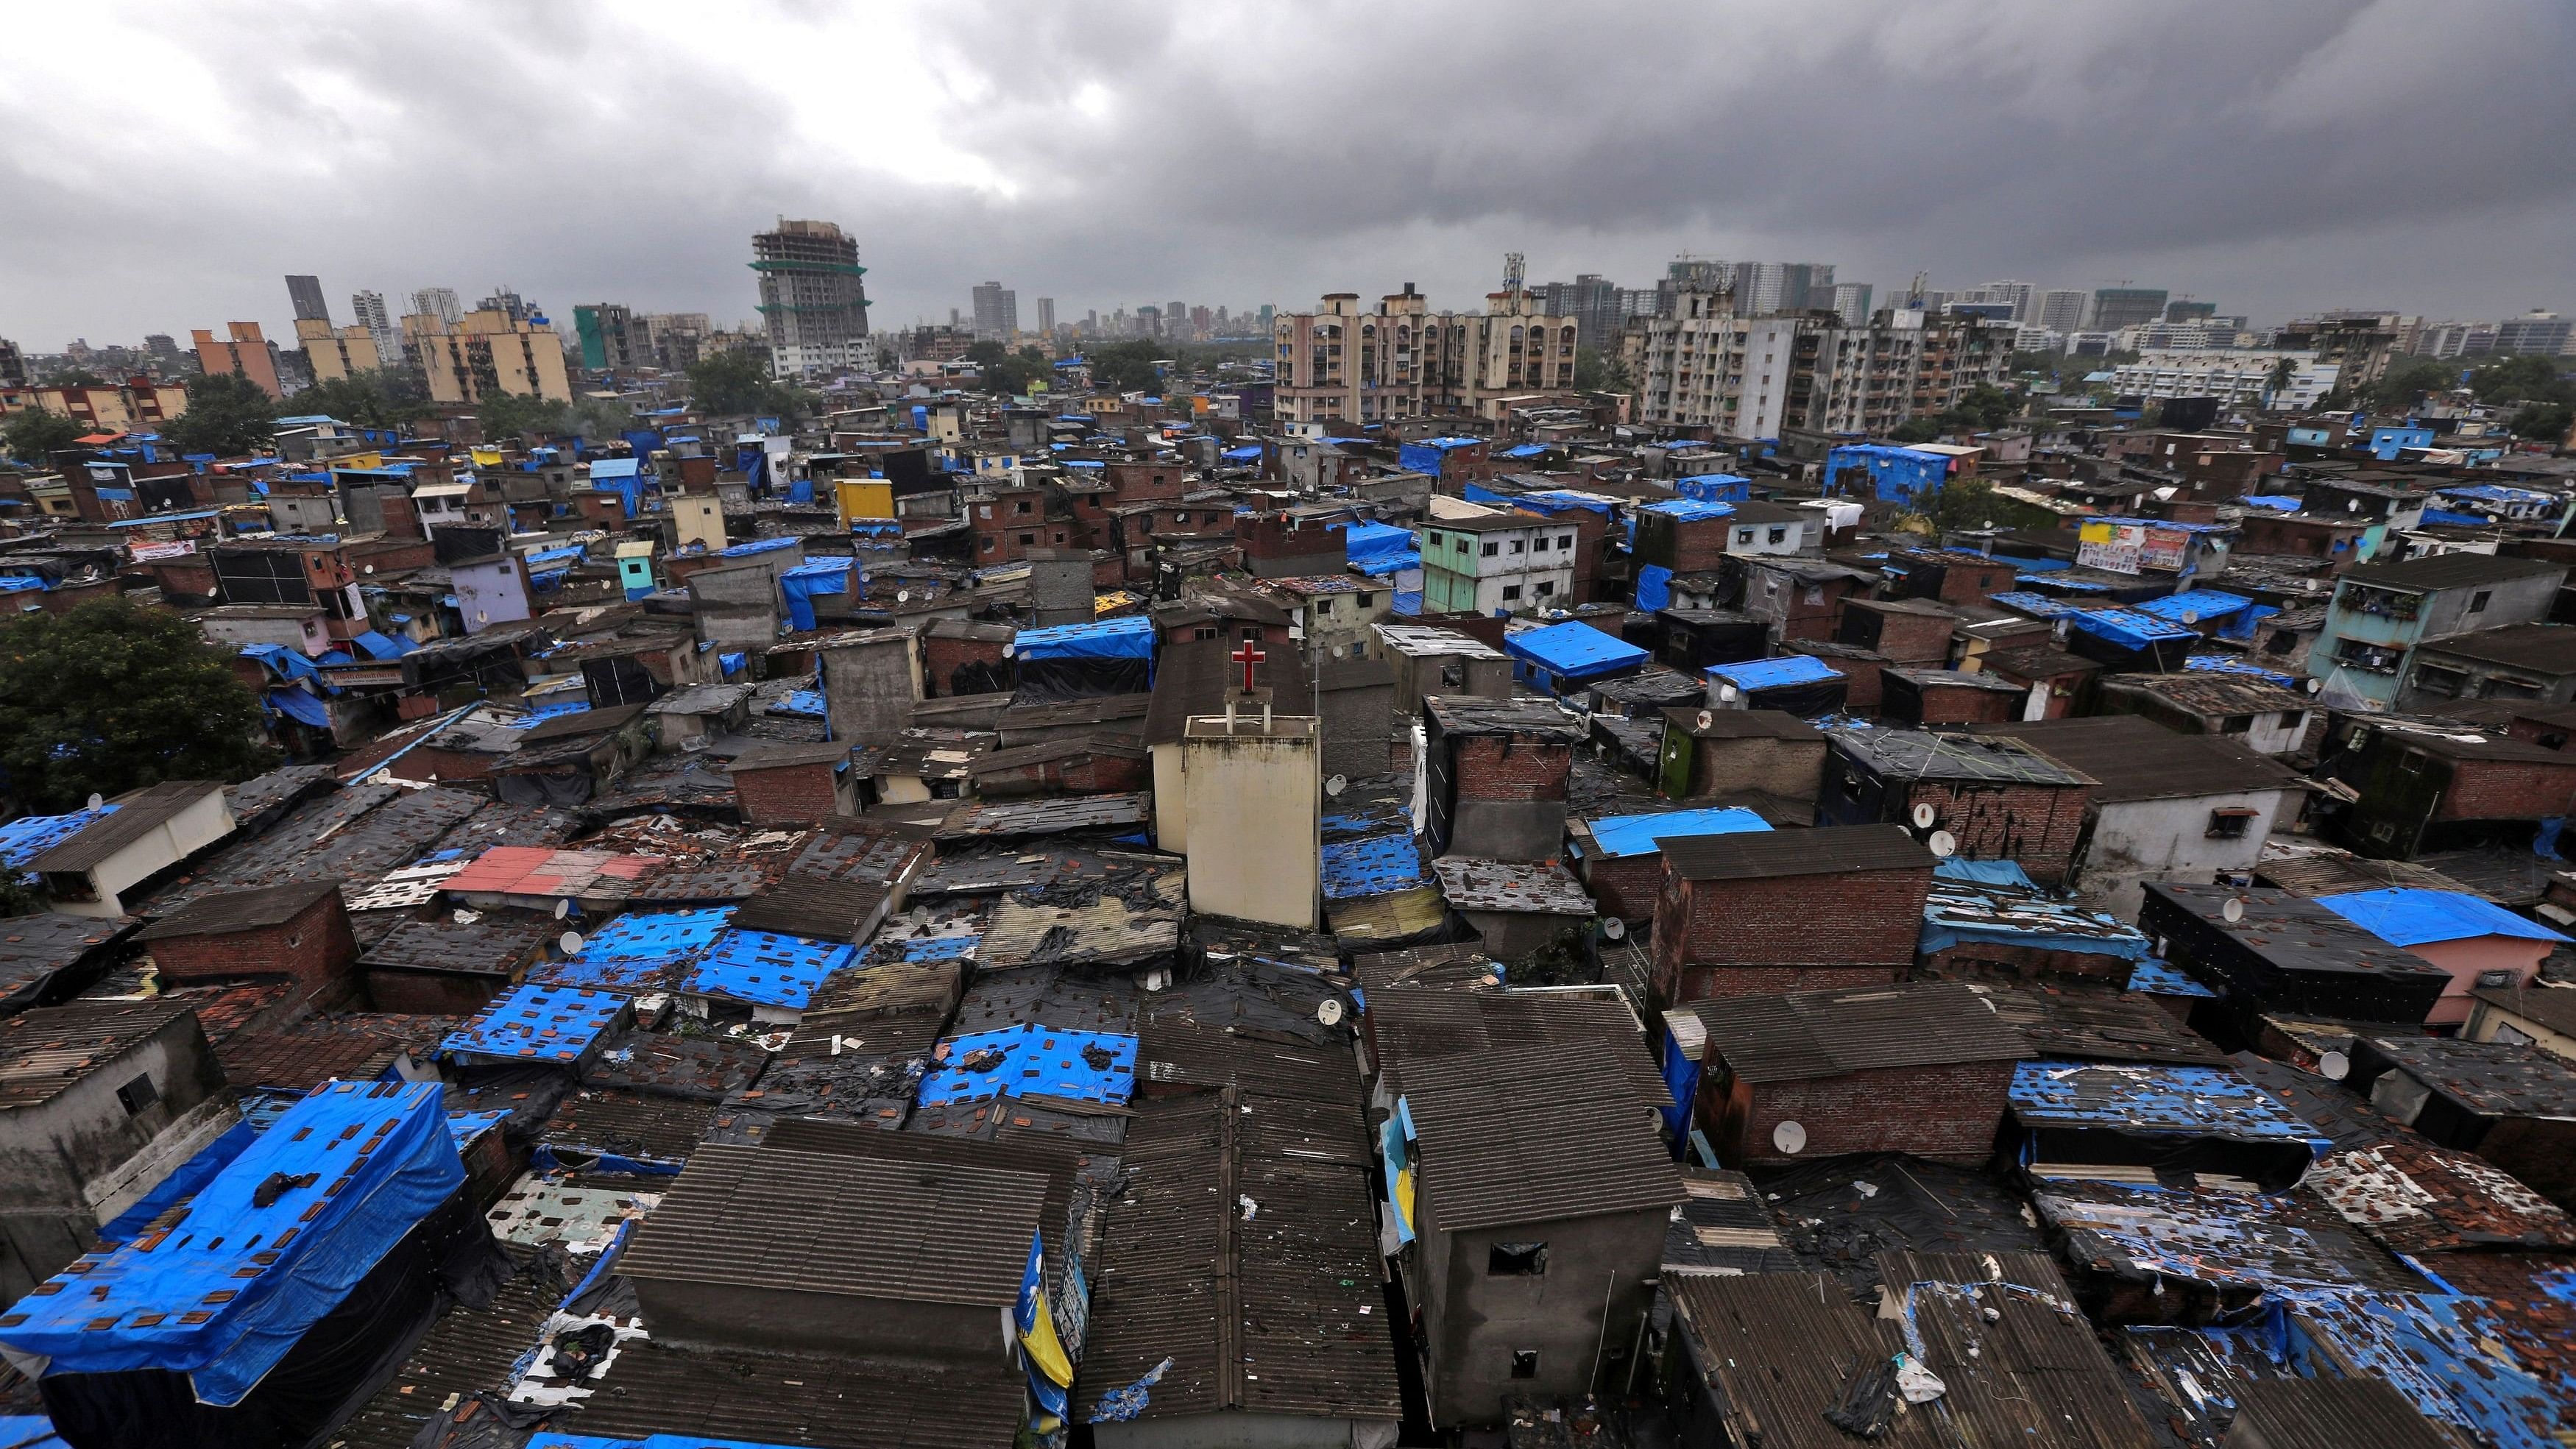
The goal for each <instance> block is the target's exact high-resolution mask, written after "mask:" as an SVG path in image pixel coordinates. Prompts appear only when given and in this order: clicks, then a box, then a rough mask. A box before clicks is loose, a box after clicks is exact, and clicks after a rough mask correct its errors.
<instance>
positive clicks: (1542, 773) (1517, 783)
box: [1456, 735, 1574, 800]
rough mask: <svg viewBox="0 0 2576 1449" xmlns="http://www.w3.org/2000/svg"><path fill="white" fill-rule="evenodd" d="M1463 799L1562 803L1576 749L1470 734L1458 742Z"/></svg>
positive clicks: (1460, 790) (1459, 776)
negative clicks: (1557, 801) (1556, 801)
mask: <svg viewBox="0 0 2576 1449" xmlns="http://www.w3.org/2000/svg"><path fill="white" fill-rule="evenodd" d="M1457 749H1458V753H1457V757H1456V758H1457V761H1458V768H1457V777H1456V778H1457V781H1458V798H1459V799H1461V800H1562V799H1564V798H1565V780H1566V775H1567V773H1568V772H1570V771H1571V770H1572V769H1573V768H1574V747H1573V746H1571V745H1565V744H1555V743H1549V742H1543V741H1530V740H1512V739H1498V738H1496V737H1494V736H1491V735H1471V736H1469V737H1467V738H1465V739H1462V740H1459V741H1457Z"/></svg>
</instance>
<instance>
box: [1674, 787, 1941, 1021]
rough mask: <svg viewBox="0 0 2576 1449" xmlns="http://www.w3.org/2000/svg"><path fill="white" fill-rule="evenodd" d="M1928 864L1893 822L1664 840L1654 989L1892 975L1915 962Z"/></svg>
mask: <svg viewBox="0 0 2576 1449" xmlns="http://www.w3.org/2000/svg"><path fill="white" fill-rule="evenodd" d="M1932 866H1933V856H1932V852H1930V851H1929V850H1926V849H1924V848H1923V846H1922V844H1921V843H1920V842H1918V841H1916V840H1915V839H1914V837H1912V836H1910V835H1908V834H1906V833H1905V832H1904V831H1903V830H1900V829H1898V828H1896V827H1895V826H1892V825H1868V826H1860V827H1856V828H1851V829H1840V830H1837V829H1830V828H1827V829H1816V830H1794V831H1768V832H1762V833H1758V834H1743V835H1713V836H1702V837H1699V838H1696V839H1689V840H1676V841H1673V842H1671V843H1669V844H1667V845H1666V846H1665V847H1664V884H1663V892H1662V894H1661V895H1660V896H1659V897H1657V899H1656V901H1655V933H1654V948H1653V956H1654V962H1655V985H1656V990H1657V991H1658V992H1659V993H1660V994H1661V995H1662V997H1663V999H1664V1000H1665V1002H1667V1003H1680V1002H1690V1001H1704V1000H1708V999H1710V998H1712V997H1732V996H1758V995H1765V994H1769V993H1772V992H1779V991H1796V990H1807V989H1816V988H1823V989H1839V988H1845V987H1858V986H1871V985H1883V984H1888V983H1893V982H1894V981H1895V980H1896V979H1897V978H1898V976H1899V975H1901V974H1902V973H1903V972H1904V971H1906V970H1907V969H1908V968H1910V967H1911V966H1912V965H1913V964H1914V946H1915V942H1916V941H1917V940H1918V939H1919V938H1920V937H1921V935H1922V932H1923V901H1924V897H1925V896H1926V895H1928V894H1929V893H1930V891H1931V888H1932Z"/></svg>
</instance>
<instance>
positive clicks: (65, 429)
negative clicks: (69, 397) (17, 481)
mask: <svg viewBox="0 0 2576 1449" xmlns="http://www.w3.org/2000/svg"><path fill="white" fill-rule="evenodd" d="M88 431H89V430H88V429H87V428H84V427H82V426H81V425H80V424H79V423H78V422H75V421H73V420H72V419H70V418H67V417H64V416H63V415H62V414H61V413H49V412H47V411H45V410H44V409H43V408H39V407H31V408H28V409H26V410H24V411H22V412H14V413H11V414H10V415H9V421H8V422H6V423H0V451H6V452H7V453H8V455H9V456H10V457H12V458H16V459H17V460H19V461H20V462H22V463H35V464H39V465H41V464H42V463H44V461H45V459H46V456H47V455H48V454H50V453H53V452H54V451H56V450H57V449H61V448H69V447H73V446H75V445H77V444H78V443H79V442H80V440H81V438H82V437H83V436H85V435H86V434H87V433H88Z"/></svg>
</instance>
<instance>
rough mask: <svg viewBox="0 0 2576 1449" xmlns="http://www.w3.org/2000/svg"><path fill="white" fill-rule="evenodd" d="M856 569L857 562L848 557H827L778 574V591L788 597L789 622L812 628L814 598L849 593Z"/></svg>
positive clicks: (798, 627)
mask: <svg viewBox="0 0 2576 1449" xmlns="http://www.w3.org/2000/svg"><path fill="white" fill-rule="evenodd" d="M855 571H856V564H855V562H854V561H853V560H851V559H846V558H826V559H817V560H815V561H813V562H811V563H801V564H798V565H797V566H796V567H794V568H792V569H789V570H788V571H787V572H785V573H783V574H780V575H779V576H778V591H779V593H780V594H781V595H782V596H784V597H785V598H786V600H787V622H788V624H789V625H790V626H791V627H793V628H796V629H799V630H805V629H811V628H813V627H814V600H815V598H816V597H817V596H818V595H845V594H848V593H849V592H850V581H851V575H852V573H854V572H855Z"/></svg>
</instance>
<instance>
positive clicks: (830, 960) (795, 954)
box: [680, 929, 858, 1011]
mask: <svg viewBox="0 0 2576 1449" xmlns="http://www.w3.org/2000/svg"><path fill="white" fill-rule="evenodd" d="M857 955H858V948H857V947H855V946H849V945H841V944H835V943H833V942H830V941H812V940H807V939H806V938H804V937H802V936H787V935H781V934H779V933H778V932H776V931H746V930H739V929H728V930H727V931H725V933H724V934H722V935H720V936H718V937H717V938H716V939H715V943H714V944H713V945H711V946H709V947H708V948H707V952H706V954H705V955H704V956H702V957H700V958H699V959H698V962H697V964H696V965H695V966H692V967H690V968H689V974H688V977H687V978H686V979H685V980H684V981H682V982H681V985H680V989H681V990H682V991H685V992H688V993H689V994H690V995H692V996H716V997H722V998H724V999H726V1000H728V1001H748V1002H751V1003H753V1004H755V1005H760V1006H783V1007H789V1008H792V1009H795V1010H799V1011H801V1010H803V1009H804V1007H805V1004H806V1003H807V1002H809V1001H811V1000H813V999H814V990H815V988H816V987H818V986H821V985H822V984H823V978H824V977H826V976H829V975H831V974H832V973H833V972H835V971H837V970H839V969H840V968H842V967H844V966H847V965H848V964H850V962H851V961H852V960H853V959H855V958H856V957H857Z"/></svg>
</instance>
